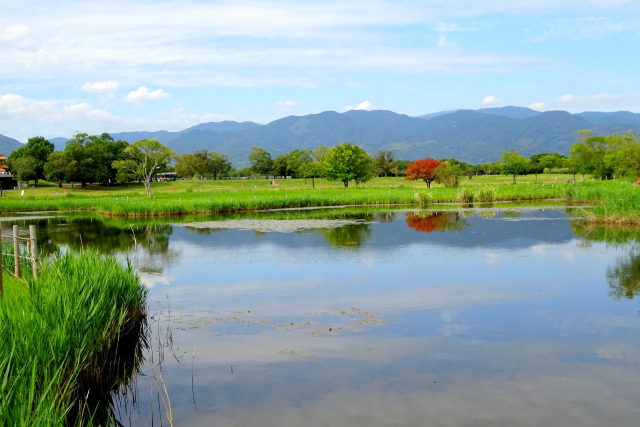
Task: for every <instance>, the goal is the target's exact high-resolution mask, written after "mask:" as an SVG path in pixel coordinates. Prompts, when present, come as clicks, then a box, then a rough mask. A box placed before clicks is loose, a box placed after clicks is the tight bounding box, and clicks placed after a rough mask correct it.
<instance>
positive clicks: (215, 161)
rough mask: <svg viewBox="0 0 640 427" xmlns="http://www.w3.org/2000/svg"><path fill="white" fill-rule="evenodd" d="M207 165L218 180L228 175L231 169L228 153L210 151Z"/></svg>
mask: <svg viewBox="0 0 640 427" xmlns="http://www.w3.org/2000/svg"><path fill="white" fill-rule="evenodd" d="M207 167H208V170H209V173H210V174H211V176H212V177H213V179H215V180H217V179H218V178H219V177H221V176H226V175H228V174H229V172H230V171H231V169H232V168H231V163H230V162H229V157H227V155H226V154H219V153H208V154H207Z"/></svg>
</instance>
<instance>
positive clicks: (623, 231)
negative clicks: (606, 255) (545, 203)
mask: <svg viewBox="0 0 640 427" xmlns="http://www.w3.org/2000/svg"><path fill="white" fill-rule="evenodd" d="M571 228H572V230H573V232H574V233H575V234H576V235H578V236H581V237H582V238H583V240H584V246H589V244H590V242H605V243H607V245H613V246H616V247H627V246H629V247H630V248H631V249H630V252H629V253H628V254H627V255H625V256H622V257H620V258H618V260H617V262H616V265H615V266H613V267H609V268H607V283H608V284H609V288H610V289H609V295H611V296H612V297H613V298H615V299H617V300H621V299H633V298H635V297H636V296H638V295H640V248H639V247H638V243H640V230H638V229H637V228H628V227H616V226H603V225H597V226H596V225H593V224H590V223H588V222H585V221H581V220H572V221H571Z"/></svg>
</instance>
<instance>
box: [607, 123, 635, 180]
mask: <svg viewBox="0 0 640 427" xmlns="http://www.w3.org/2000/svg"><path fill="white" fill-rule="evenodd" d="M605 140H606V144H607V152H606V153H605V163H606V164H607V166H608V167H609V168H610V169H611V170H612V171H613V173H615V175H616V176H633V177H637V176H640V142H638V140H637V139H636V138H635V137H634V136H633V134H632V133H631V132H627V133H626V134H624V135H619V134H614V135H610V136H607V137H606V138H605Z"/></svg>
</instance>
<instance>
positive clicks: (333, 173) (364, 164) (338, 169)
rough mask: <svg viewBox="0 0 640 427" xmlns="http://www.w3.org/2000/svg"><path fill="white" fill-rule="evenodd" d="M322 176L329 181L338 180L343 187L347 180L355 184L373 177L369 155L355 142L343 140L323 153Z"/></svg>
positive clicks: (346, 185) (347, 183) (346, 184)
mask: <svg viewBox="0 0 640 427" xmlns="http://www.w3.org/2000/svg"><path fill="white" fill-rule="evenodd" d="M323 163H324V176H325V178H327V179H328V180H329V181H339V182H342V183H343V184H344V186H345V187H348V186H349V181H355V183H356V185H357V184H359V183H360V182H362V181H366V180H368V179H370V178H371V177H373V161H372V160H371V156H369V154H368V153H367V152H366V151H364V150H363V149H362V148H360V147H359V146H357V145H355V144H349V143H346V142H343V143H342V144H340V145H338V146H336V147H331V148H330V149H329V151H328V152H327V153H326V155H324V160H323Z"/></svg>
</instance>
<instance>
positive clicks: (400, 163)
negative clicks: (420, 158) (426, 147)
mask: <svg viewBox="0 0 640 427" xmlns="http://www.w3.org/2000/svg"><path fill="white" fill-rule="evenodd" d="M409 163H411V161H410V160H396V161H394V162H393V169H392V171H393V173H394V174H395V176H398V175H403V176H404V172H405V171H406V170H407V166H409Z"/></svg>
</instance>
